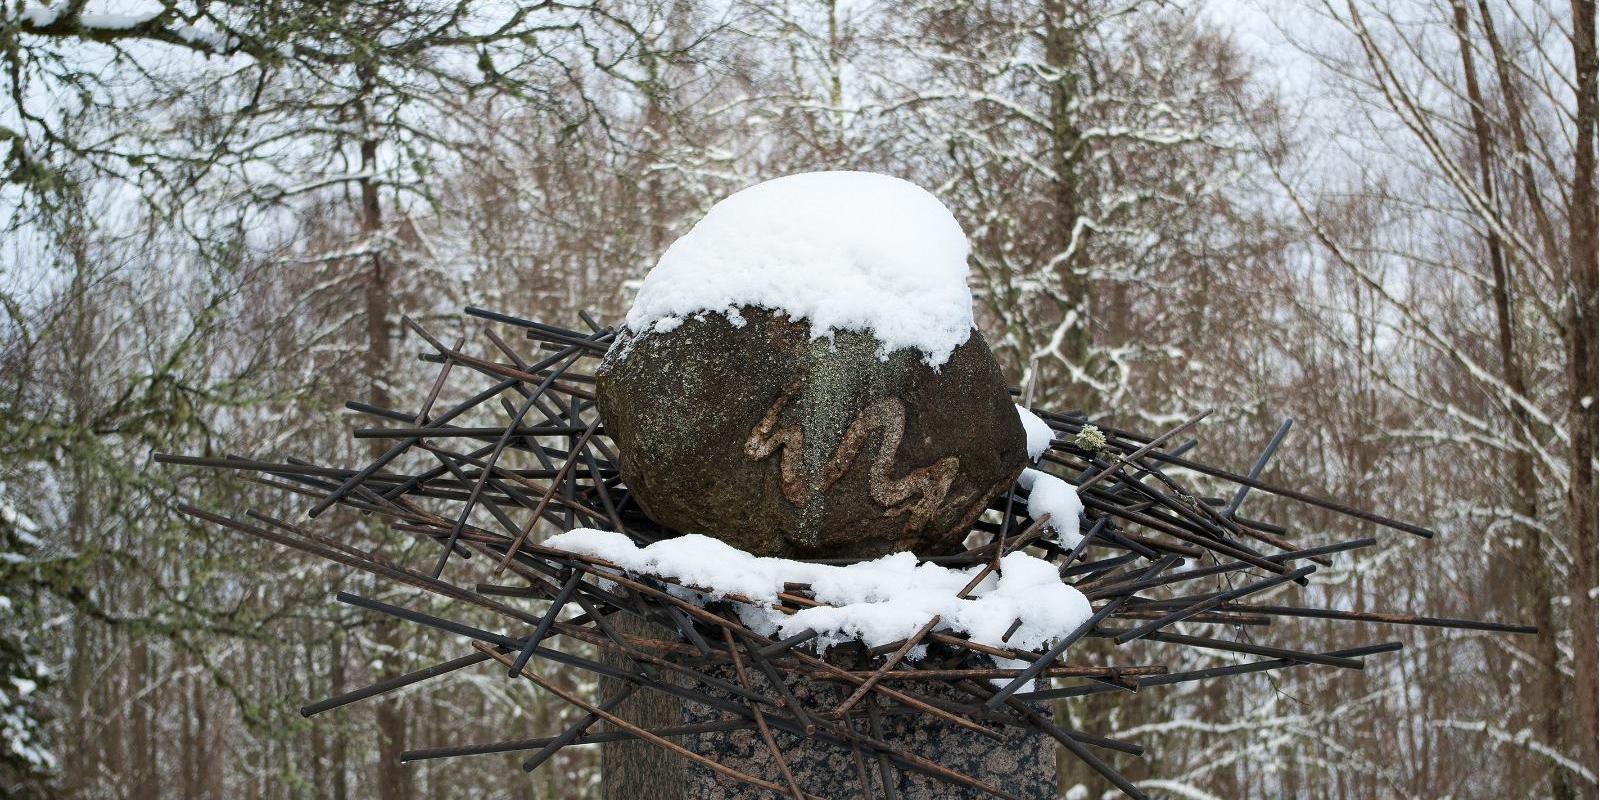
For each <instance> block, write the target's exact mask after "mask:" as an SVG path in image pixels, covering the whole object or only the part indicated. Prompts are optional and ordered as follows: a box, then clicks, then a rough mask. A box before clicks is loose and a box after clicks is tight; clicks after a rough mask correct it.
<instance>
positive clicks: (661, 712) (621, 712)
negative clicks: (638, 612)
mask: <svg viewBox="0 0 1600 800" xmlns="http://www.w3.org/2000/svg"><path fill="white" fill-rule="evenodd" d="M612 620H613V621H612V625H613V626H615V627H616V629H617V631H618V632H620V633H623V634H631V635H634V636H643V637H647V638H652V639H660V638H673V637H675V636H676V634H675V633H674V632H671V631H666V630H663V629H662V628H660V627H657V626H655V625H652V624H650V623H648V622H645V621H643V620H640V619H639V618H637V617H634V616H632V615H625V614H619V615H616V616H615V617H613V618H612ZM601 653H602V656H601V660H603V661H605V662H606V663H608V664H612V665H615V666H624V667H629V668H632V667H633V664H632V663H631V662H629V661H628V660H627V659H626V658H624V657H623V655H622V654H621V653H619V652H617V651H616V650H615V649H613V648H603V649H602V650H601ZM622 685H623V682H622V681H619V680H616V679H613V678H602V679H601V680H600V695H599V696H600V697H610V696H612V695H613V694H615V693H616V692H617V690H618V689H620V688H622ZM616 713H617V715H618V716H620V717H622V718H623V719H625V720H628V721H629V722H632V723H634V724H636V725H640V726H643V727H645V728H659V727H663V726H666V725H678V724H681V723H682V722H683V704H682V703H681V702H680V701H679V700H678V699H677V698H675V697H673V696H671V695H668V694H664V693H662V692H656V691H651V690H649V689H642V690H640V691H636V692H634V693H633V696H632V697H629V698H628V699H627V700H626V701H625V702H623V703H622V705H620V706H618V707H617V712H616ZM601 725H603V726H605V728H609V727H610V726H609V725H606V724H605V723H601ZM601 729H602V728H601V727H596V730H601ZM600 774H601V776H602V780H603V785H604V791H603V796H604V798H605V800H641V798H643V799H644V800H684V792H683V784H684V761H683V757H682V756H679V755H677V754H675V753H672V752H670V751H668V750H666V749H665V748H661V747H657V746H656V745H653V744H650V743H648V742H639V741H634V742H618V743H615V744H606V745H601V750H600Z"/></svg>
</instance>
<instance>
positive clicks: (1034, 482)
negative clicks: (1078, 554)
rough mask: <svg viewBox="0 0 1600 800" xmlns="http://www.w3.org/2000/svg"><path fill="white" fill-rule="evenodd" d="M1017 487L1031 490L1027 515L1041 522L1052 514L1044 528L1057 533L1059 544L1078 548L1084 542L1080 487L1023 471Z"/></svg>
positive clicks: (1041, 473)
mask: <svg viewBox="0 0 1600 800" xmlns="http://www.w3.org/2000/svg"><path fill="white" fill-rule="evenodd" d="M1017 485H1018V486H1021V487H1022V488H1024V489H1027V490H1028V516H1030V517H1033V518H1034V519H1038V518H1040V517H1042V516H1044V515H1045V514H1049V515H1050V521H1049V522H1046V523H1045V527H1046V528H1049V529H1050V530H1052V531H1055V534H1056V541H1057V542H1060V543H1061V545H1062V546H1064V547H1076V546H1077V544H1078V542H1079V541H1081V540H1082V539H1083V537H1082V536H1081V535H1080V534H1079V533H1078V515H1079V514H1082V513H1083V500H1081V499H1079V497H1078V490H1077V488H1076V487H1074V486H1073V485H1072V484H1070V483H1067V482H1066V481H1064V480H1061V479H1060V478H1057V477H1056V476H1054V475H1051V474H1050V473H1048V472H1045V471H1043V470H1037V469H1025V470H1023V471H1022V475H1021V477H1019V478H1017Z"/></svg>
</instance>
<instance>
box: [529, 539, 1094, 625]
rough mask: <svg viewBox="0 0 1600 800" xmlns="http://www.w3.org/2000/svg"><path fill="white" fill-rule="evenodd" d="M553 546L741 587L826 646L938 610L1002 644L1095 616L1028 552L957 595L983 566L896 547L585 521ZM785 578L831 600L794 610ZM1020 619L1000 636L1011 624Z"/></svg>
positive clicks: (766, 615)
mask: <svg viewBox="0 0 1600 800" xmlns="http://www.w3.org/2000/svg"><path fill="white" fill-rule="evenodd" d="M544 544H545V546H546V547H553V548H556V549H558V550H565V551H567V552H571V553H580V554H583V555H587V556H593V557H596V558H602V559H605V560H606V561H609V562H611V563H613V564H616V565H617V566H619V567H622V568H623V569H625V570H628V571H629V572H640V573H647V574H651V575H658V576H661V577H665V578H670V579H672V580H674V581H677V582H680V583H684V584H689V585H692V586H695V587H698V588H700V589H703V590H706V591H707V592H708V593H709V595H710V596H711V597H712V598H723V597H725V596H726V595H729V594H738V595H743V596H745V597H748V598H750V599H751V600H754V601H755V602H756V605H741V607H740V616H741V618H742V619H743V620H744V622H745V623H746V624H747V625H750V626H751V627H752V628H754V629H755V630H756V631H757V632H759V633H762V634H763V635H772V634H777V635H780V636H790V635H793V634H795V633H799V632H800V631H803V630H805V629H807V628H811V629H813V630H815V631H817V633H818V634H819V636H818V641H819V643H820V644H821V645H822V646H824V647H826V646H829V645H833V644H838V643H841V642H847V641H851V640H855V641H860V642H863V643H865V644H866V645H867V646H868V647H877V646H879V645H883V644H888V643H890V642H894V641H898V640H900V639H904V638H906V637H909V636H910V635H912V634H913V633H916V631H917V629H918V628H920V627H922V626H923V625H924V624H926V623H927V622H928V620H930V619H932V618H933V617H934V615H936V614H937V615H938V616H939V617H940V620H941V621H940V623H939V625H938V627H937V628H935V630H936V631H945V632H955V633H960V634H963V635H965V636H966V637H967V638H969V639H971V640H973V641H975V642H978V643H980V644H986V645H990V646H994V647H1014V648H1019V649H1022V650H1034V649H1040V648H1045V647H1049V646H1050V645H1051V644H1053V643H1054V642H1055V641H1057V640H1058V639H1060V638H1061V637H1063V636H1066V635H1067V634H1068V633H1071V632H1072V630H1073V629H1074V628H1077V627H1078V626H1079V625H1080V624H1082V623H1083V622H1084V621H1085V620H1087V619H1088V618H1089V617H1090V615H1091V613H1092V611H1091V610H1090V607H1089V601H1088V599H1086V598H1085V597H1084V596H1083V594H1082V593H1080V592H1079V591H1078V590H1077V589H1074V588H1072V587H1071V586H1068V585H1066V584H1065V583H1063V582H1062V581H1061V578H1060V576H1059V575H1058V574H1057V571H1056V566H1055V565H1054V564H1051V563H1050V562H1048V561H1045V560H1043V559H1039V558H1035V557H1033V556H1030V555H1028V554H1026V553H1012V554H1010V555H1007V556H1005V557H1004V558H1002V559H1001V561H1000V574H999V575H998V576H997V575H994V574H992V573H991V574H990V575H989V576H988V577H986V578H984V579H983V581H982V582H981V583H979V584H978V586H977V587H976V588H975V589H973V590H972V596H971V597H970V598H969V599H962V598H958V597H956V594H957V593H958V592H960V591H961V589H962V587H964V586H966V585H967V582H968V581H970V580H971V579H972V576H973V575H974V574H976V573H977V571H978V570H979V569H981V567H976V566H975V567H971V568H968V569H959V570H958V569H949V568H946V567H940V566H937V565H934V564H928V563H918V562H917V557H916V556H915V555H913V554H911V553H894V554H891V555H887V556H884V557H882V558H879V559H876V560H873V561H864V562H860V563H857V564H850V565H848V566H827V565H822V564H808V563H806V562H803V561H791V560H788V559H782V558H764V557H759V556H755V555H752V554H750V553H747V552H745V551H743V550H740V549H738V548H735V547H733V546H731V545H728V544H726V543H724V542H722V541H719V540H717V539H713V538H711V537H709V536H701V535H699V534H688V535H685V536H680V537H678V538H675V539H666V540H663V541H660V542H656V543H654V544H651V545H648V546H645V547H639V546H637V545H635V544H634V543H633V541H632V540H630V539H629V538H628V537H627V536H624V535H623V534H620V533H614V532H610V531H598V530H590V529H582V528H580V529H578V530H573V531H569V532H567V533H562V534H558V535H556V536H553V537H551V538H550V539H549V540H547V541H546V542H545V543H544ZM785 581H793V582H796V583H809V584H811V591H812V593H813V595H814V596H815V597H816V599H817V600H818V601H820V602H822V603H826V604H827V605H826V606H819V607H816V608H807V609H802V610H801V611H799V612H797V613H794V614H786V613H784V612H781V611H778V610H776V609H774V608H772V607H771V606H770V604H771V603H774V602H776V601H777V597H778V593H779V592H781V591H783V585H784V582H785ZM1018 619H1021V620H1022V625H1021V627H1019V628H1018V629H1017V630H1016V632H1015V633H1013V634H1012V635H1011V637H1010V639H1008V640H1006V641H1001V638H1000V637H1002V636H1004V635H1005V633H1006V630H1007V629H1009V628H1010V627H1011V624H1012V623H1013V622H1014V621H1016V620H1018Z"/></svg>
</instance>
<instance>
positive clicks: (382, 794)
mask: <svg viewBox="0 0 1600 800" xmlns="http://www.w3.org/2000/svg"><path fill="white" fill-rule="evenodd" d="M369 69H370V68H368V67H361V68H359V71H360V72H361V75H362V91H363V95H364V97H370V93H371V91H372V75H371V73H370V71H369ZM361 110H362V114H361V116H362V118H363V120H364V121H366V122H368V125H369V129H370V120H367V119H366V118H367V116H368V114H369V108H368V106H367V104H366V100H365V99H363V101H362V107H361ZM377 164H378V141H377V140H376V139H372V138H365V139H362V140H361V172H362V174H364V175H366V176H367V177H365V178H363V179H362V180H361V233H362V236H363V238H364V239H365V240H366V243H367V246H368V247H369V248H371V250H372V252H371V254H370V255H368V256H367V259H368V263H369V267H370V270H371V273H370V275H369V278H368V280H367V285H366V298H365V299H366V322H367V358H366V373H367V374H366V378H367V386H368V389H367V396H368V398H369V402H371V403H372V404H373V405H376V406H381V407H384V408H387V407H388V406H389V405H390V399H389V391H388V388H387V387H386V381H387V380H388V371H389V361H390V349H391V348H390V342H389V313H390V311H389V295H390V292H391V291H392V288H391V286H390V282H391V277H392V276H390V274H389V273H388V269H387V267H388V265H387V264H386V263H385V260H384V257H383V247H382V246H381V245H380V244H379V243H378V241H377V237H378V235H379V232H380V231H381V230H382V228H383V207H382V205H381V204H380V202H379V198H378V184H377V181H376V180H375V179H374V177H373V173H374V172H375V171H376V170H377ZM385 449H386V444H385V443H384V442H382V441H380V440H376V439H375V440H373V441H372V442H371V443H370V445H369V447H368V452H369V454H370V455H371V457H372V458H379V457H381V456H382V455H383V453H384V451H385ZM373 639H374V640H376V641H377V643H378V644H379V645H380V646H382V647H383V648H384V649H385V651H386V652H384V653H383V655H382V661H383V670H382V674H380V675H379V676H378V678H379V679H385V678H391V677H394V676H396V675H399V674H400V673H401V671H402V670H401V667H402V666H403V665H402V661H401V658H400V656H399V654H400V653H402V652H404V650H405V646H404V644H405V643H404V639H403V637H402V635H401V631H400V628H399V626H398V625H397V624H396V622H395V621H394V620H393V619H390V618H388V617H384V618H383V619H381V620H378V621H377V622H376V623H375V626H374V631H373ZM376 706H377V709H376V713H377V721H378V797H379V798H381V799H382V800H410V798H411V796H412V793H413V792H412V790H413V786H412V780H411V771H410V770H408V769H407V768H406V766H405V765H404V764H402V763H400V754H401V753H402V752H403V751H404V749H405V732H406V712H405V708H404V707H403V706H401V705H400V701H399V700H397V699H396V698H394V697H393V696H392V695H385V696H383V697H381V698H379V699H378V700H377V703H376Z"/></svg>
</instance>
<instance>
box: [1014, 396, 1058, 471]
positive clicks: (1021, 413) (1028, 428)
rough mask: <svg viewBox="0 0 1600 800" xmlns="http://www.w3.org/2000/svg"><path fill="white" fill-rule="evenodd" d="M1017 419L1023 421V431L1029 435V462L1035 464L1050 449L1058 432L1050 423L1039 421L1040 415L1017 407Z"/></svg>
mask: <svg viewBox="0 0 1600 800" xmlns="http://www.w3.org/2000/svg"><path fill="white" fill-rule="evenodd" d="M1017 418H1018V419H1021V420H1022V430H1023V432H1024V433H1026V434H1028V462H1029V463H1033V462H1035V461H1038V460H1039V456H1041V455H1044V451H1046V450H1048V449H1050V442H1051V441H1052V440H1054V439H1055V438H1056V432H1055V430H1054V429H1052V428H1051V427H1050V423H1048V422H1045V421H1044V420H1042V419H1039V415H1038V414H1035V413H1033V412H1032V411H1029V410H1028V409H1026V408H1023V407H1022V406H1017Z"/></svg>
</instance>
